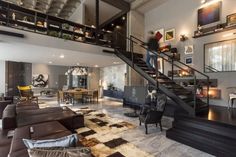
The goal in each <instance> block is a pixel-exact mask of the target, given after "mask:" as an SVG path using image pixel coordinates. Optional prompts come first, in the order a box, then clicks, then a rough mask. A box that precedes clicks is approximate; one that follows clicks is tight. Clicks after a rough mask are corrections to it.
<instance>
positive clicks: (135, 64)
mask: <svg viewBox="0 0 236 157" xmlns="http://www.w3.org/2000/svg"><path fill="white" fill-rule="evenodd" d="M117 37H119V36H117ZM125 38H126V40H127V41H128V42H129V45H130V48H129V51H126V50H122V49H120V48H119V47H118V46H114V47H115V48H114V52H112V53H114V54H115V55H116V56H118V57H119V58H120V59H122V60H123V61H124V62H125V63H127V64H128V65H129V66H130V67H132V68H133V69H134V70H135V71H136V72H137V73H139V74H140V75H141V76H142V77H144V78H145V79H146V80H147V81H148V82H149V83H151V84H152V85H154V86H156V88H157V89H158V90H160V91H162V92H163V93H165V94H166V95H167V96H168V97H169V98H171V99H172V100H173V101H174V102H175V103H177V104H179V105H180V106H181V107H182V108H183V109H184V110H186V111H187V112H188V113H189V114H190V115H196V114H198V113H203V112H208V109H209V95H208V96H207V98H206V100H205V102H204V101H203V100H201V99H200V98H198V97H197V95H196V90H197V87H196V86H197V85H196V80H197V77H199V76H200V77H201V78H203V77H205V78H206V80H207V81H208V82H209V77H208V76H207V75H205V74H203V73H201V72H200V71H198V70H196V69H194V68H192V67H190V66H188V65H186V64H184V63H182V62H180V61H176V60H174V59H173V57H170V56H169V55H167V54H165V53H161V54H160V53H156V52H153V53H156V55H157V56H158V58H161V59H162V61H163V62H166V63H168V64H169V65H170V66H171V70H172V76H171V77H168V76H166V74H165V72H164V68H163V69H159V68H158V69H159V70H155V69H149V68H148V66H147V65H146V62H145V61H144V60H143V55H140V54H138V53H135V52H134V51H133V48H134V45H135V46H138V47H139V48H142V49H144V50H147V48H146V47H144V46H143V41H141V40H140V39H138V38H136V37H134V36H131V37H130V38H127V37H125ZM104 52H105V50H104ZM156 67H158V65H156ZM175 68H178V69H181V70H183V71H186V72H189V71H188V70H189V69H190V70H191V71H193V72H194V76H193V80H194V85H193V88H194V89H193V91H190V90H187V89H185V88H184V87H183V86H181V85H179V84H177V83H176V82H175V80H174V76H173V75H174V74H173V71H174V69H175ZM187 69H188V70H187ZM161 71H162V72H161ZM206 88H207V90H209V84H208V85H207V87H206ZM207 94H208V92H207Z"/></svg>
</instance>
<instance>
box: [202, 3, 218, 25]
mask: <svg viewBox="0 0 236 157" xmlns="http://www.w3.org/2000/svg"><path fill="white" fill-rule="evenodd" d="M221 7H222V2H221V1H220V2H216V3H213V4H210V5H207V6H205V7H202V8H200V9H198V26H205V25H209V24H212V23H216V22H219V21H220V17H221Z"/></svg>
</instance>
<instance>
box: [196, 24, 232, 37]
mask: <svg viewBox="0 0 236 157" xmlns="http://www.w3.org/2000/svg"><path fill="white" fill-rule="evenodd" d="M221 25H222V29H218V28H217V26H213V27H209V28H204V29H202V30H201V32H202V34H200V35H197V33H198V31H195V32H194V36H193V38H200V37H204V36H208V35H212V34H216V33H222V32H226V31H230V30H234V29H236V25H233V26H227V24H226V23H224V24H221Z"/></svg>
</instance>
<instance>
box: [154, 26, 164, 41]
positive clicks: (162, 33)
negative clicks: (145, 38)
mask: <svg viewBox="0 0 236 157" xmlns="http://www.w3.org/2000/svg"><path fill="white" fill-rule="evenodd" d="M157 32H159V33H160V34H161V35H162V38H161V39H160V40H159V43H163V42H164V29H163V28H162V29H159V30H156V31H155V34H156V33H157Z"/></svg>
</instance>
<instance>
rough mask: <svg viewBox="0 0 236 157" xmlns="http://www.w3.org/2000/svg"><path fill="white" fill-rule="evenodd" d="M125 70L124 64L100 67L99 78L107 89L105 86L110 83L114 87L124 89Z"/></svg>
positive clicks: (105, 87)
mask: <svg viewBox="0 0 236 157" xmlns="http://www.w3.org/2000/svg"><path fill="white" fill-rule="evenodd" d="M126 71H127V70H126V65H125V64H122V65H115V66H109V67H104V68H100V80H101V81H102V86H103V88H104V89H107V86H108V85H109V84H110V83H112V84H113V85H114V87H116V88H118V89H120V90H124V86H125V73H126Z"/></svg>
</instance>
